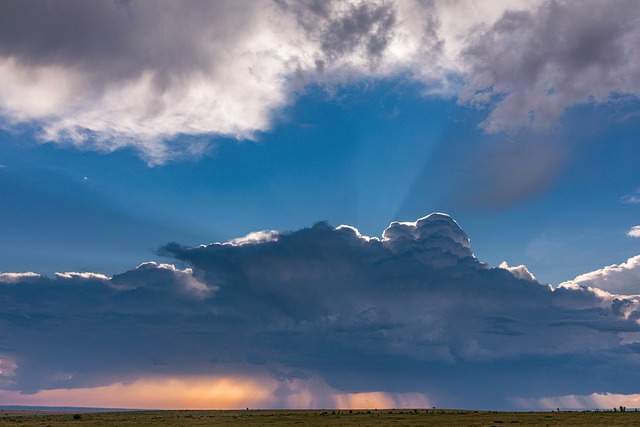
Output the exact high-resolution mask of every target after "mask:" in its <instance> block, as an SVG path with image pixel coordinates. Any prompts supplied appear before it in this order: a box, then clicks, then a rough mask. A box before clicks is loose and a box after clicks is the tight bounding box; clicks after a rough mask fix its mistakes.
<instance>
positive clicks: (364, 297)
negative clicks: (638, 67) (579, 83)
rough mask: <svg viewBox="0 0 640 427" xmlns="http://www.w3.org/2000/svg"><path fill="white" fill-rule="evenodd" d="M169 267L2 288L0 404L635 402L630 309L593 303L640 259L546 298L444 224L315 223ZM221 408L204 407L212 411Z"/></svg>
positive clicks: (634, 309) (4, 280) (13, 277)
mask: <svg viewBox="0 0 640 427" xmlns="http://www.w3.org/2000/svg"><path fill="white" fill-rule="evenodd" d="M162 252H163V253H165V254H166V255H170V256H172V257H174V258H175V259H176V260H177V261H180V262H183V263H186V264H188V265H189V268H187V269H177V268H175V267H173V266H172V265H168V264H161V265H159V264H156V263H145V264H142V265H140V266H138V267H136V268H135V269H133V270H130V271H127V272H124V273H122V274H119V275H115V276H113V277H105V276H103V275H99V274H93V273H64V274H57V275H56V277H54V278H48V277H43V276H40V275H38V274H34V273H4V274H1V275H0V303H1V305H2V311H1V312H0V389H4V390H5V391H4V392H3V393H4V394H5V395H6V394H7V393H11V391H12V390H13V391H16V392H18V391H19V392H22V393H34V392H37V391H38V390H52V392H49V393H53V392H55V391H56V390H61V389H67V390H68V391H67V393H71V394H67V395H66V396H67V399H70V398H71V397H70V396H72V394H73V389H79V388H87V387H107V386H110V385H113V386H112V387H116V388H115V389H113V390H112V393H111V396H112V397H113V396H117V395H120V394H122V393H125V395H126V393H127V390H128V392H130V393H132V394H133V395H135V393H138V392H136V390H138V391H140V390H145V389H146V390H148V389H153V388H154V387H155V388H158V387H160V388H163V389H170V388H171V387H177V389H180V387H183V388H189V387H187V386H186V385H184V381H185V380H184V378H193V377H198V378H200V380H199V381H200V382H199V383H196V384H195V385H193V386H194V387H196V386H197V387H201V388H202V387H205V386H206V384H204V383H205V382H206V379H207V378H210V380H209V383H208V384H209V385H210V387H211V388H210V389H209V390H210V393H214V392H213V391H211V390H213V389H216V390H217V388H216V387H218V386H220V387H222V389H224V387H223V386H222V385H220V384H219V383H220V381H223V382H224V379H225V378H236V379H237V378H239V377H241V378H245V380H239V379H237V380H235V381H236V382H233V383H234V384H236V388H239V389H242V390H244V391H243V393H245V394H244V395H242V394H241V395H240V397H239V398H238V399H239V400H237V401H234V402H235V405H236V406H240V407H244V405H245V402H250V403H246V405H247V406H250V405H253V404H259V403H255V402H256V397H255V396H254V395H252V394H250V393H248V391H247V390H248V388H247V387H249V386H246V387H245V388H244V389H243V388H242V387H243V386H242V384H244V383H243V382H242V381H245V382H246V381H248V380H247V378H253V381H254V382H256V381H258V382H259V381H262V383H263V384H270V385H269V387H271V388H270V389H269V388H268V390H270V391H268V392H265V391H264V389H260V390H262V392H263V394H264V396H263V397H264V399H263V400H259V402H262V404H264V405H268V406H272V407H278V406H280V407H292V406H296V405H298V406H304V407H309V406H312V407H313V406H316V407H327V406H339V405H342V406H349V405H348V404H345V403H344V402H347V401H349V399H353V396H354V393H355V395H358V393H371V392H375V393H382V394H381V395H375V393H374V395H373V396H378V397H380V396H383V397H384V398H385V399H387V400H384V399H382V400H380V399H378V400H372V401H370V402H377V403H376V405H378V404H379V405H391V406H400V405H401V404H402V402H405V404H406V405H409V406H411V405H414V406H415V405H437V406H454V407H485V408H494V409H495V408H507V407H529V406H532V405H533V406H535V402H540V401H539V400H536V399H540V398H543V397H547V396H567V395H582V396H587V395H591V394H593V393H605V392H609V393H619V394H630V393H634V392H637V384H638V381H639V380H640V377H639V375H640V374H638V370H637V369H636V368H637V363H638V357H639V355H638V353H639V351H640V345H639V342H640V335H639V332H640V325H639V324H638V319H639V318H640V299H639V298H638V297H637V296H620V295H615V294H613V293H609V292H606V291H605V290H601V289H598V288H597V287H596V286H600V284H601V283H602V280H607V277H614V276H615V277H618V276H619V277H620V279H616V281H615V283H621V282H622V281H627V282H626V285H624V286H622V285H620V286H617V285H616V286H612V283H613V282H612V281H611V280H610V281H609V285H610V288H611V290H612V291H625V292H627V293H632V294H637V293H640V292H639V291H640V289H637V288H638V280H637V272H636V273H631V271H635V270H637V260H636V259H632V260H629V262H628V263H626V264H622V265H620V266H612V267H607V268H606V269H604V270H602V271H601V272H595V273H591V275H590V276H589V277H587V276H588V275H585V277H579V278H577V279H576V281H575V282H574V283H567V284H563V285H562V286H559V287H558V288H556V289H555V290H554V289H553V288H551V287H550V286H548V285H541V284H540V283H538V282H537V281H536V280H535V277H534V276H533V275H532V274H531V273H530V272H528V271H527V269H526V267H524V266H518V267H509V266H508V265H506V263H504V264H503V265H502V266H501V268H492V267H489V266H487V265H486V264H483V263H481V262H480V261H478V260H477V259H476V258H475V257H474V255H473V253H472V252H471V249H470V245H469V239H468V237H467V235H466V234H465V233H464V231H462V229H461V228H460V227H459V226H458V224H457V223H455V221H453V220H452V219H451V218H450V217H449V216H447V215H443V214H432V215H429V216H427V217H425V218H422V219H420V220H418V221H416V222H414V223H392V224H391V225H390V226H389V227H388V228H387V229H386V230H385V231H384V233H383V237H382V238H381V239H378V238H369V237H366V236H362V235H360V234H359V233H358V232H357V230H356V229H354V228H352V227H348V226H341V227H338V228H333V227H331V226H329V225H327V224H326V223H318V224H315V225H314V226H313V227H311V228H306V229H301V230H297V231H294V232H257V233H252V234H250V235H248V236H246V237H245V238H240V239H235V240H233V241H231V242H227V243H222V244H221V243H213V244H209V245H203V246H199V247H194V248H189V247H183V246H180V245H178V244H169V245H166V246H165V247H164V248H163V249H162ZM158 378H160V379H158ZM162 378H164V379H162ZM172 378H174V379H176V380H171V379H172ZM180 378H182V379H183V380H180ZM172 381H173V382H172ZM181 381H183V382H181ZM200 383H203V384H200ZM114 384H115V385H114ZM118 384H119V385H118ZM127 384H128V385H129V386H128V387H129V389H127V386H126V385H127ZM216 384H217V385H216ZM252 384H254V383H252ZM489 385H490V386H489ZM253 386H255V384H254V385H253ZM253 386H252V387H253ZM227 387H228V386H227ZM265 387H266V386H265ZM100 390H102V389H101V388H96V389H92V390H89V391H87V392H85V391H82V392H81V393H80V394H79V396H84V398H86V397H87V396H88V395H91V393H93V394H96V393H97V394H99V393H100ZM118 390H119V391H118ZM43 393H45V392H43V391H41V392H40V393H39V394H36V395H35V396H36V397H39V398H41V399H44V400H40V401H42V402H51V401H50V400H46V399H45V398H46V396H47V394H46V393H45V394H43ZM340 393H342V394H340ZM407 393H408V394H407ZM7 396H8V395H7ZM207 396H209V395H207ZM215 396H218V399H220V393H218V394H217V395H216V394H215V393H214V394H213V395H211V400H210V401H208V402H205V403H204V404H203V405H204V406H205V407H206V406H207V405H208V406H209V407H216V405H218V406H219V405H223V403H221V402H224V401H223V400H216V397H215ZM243 396H244V399H245V400H242V398H243ZM251 396H254V397H253V398H252V397H251ZM336 396H342V397H336ZM345 396H346V397H345ZM348 396H351V397H348ZM360 396H364V395H360ZM366 396H369V397H370V398H371V399H373V397H371V396H372V395H366ZM389 396H396V397H395V398H394V397H389ZM5 399H6V400H8V397H6V396H5ZM12 399H14V401H15V395H14V396H13V397H12ZM75 399H76V401H77V400H78V399H82V397H77V396H76V397H75ZM251 399H253V400H251ZM332 399H333V400H332ZM340 399H342V400H340ZM403 399H404V400H403ZM80 401H82V400H80ZM104 401H105V399H104V398H103V399H102V400H101V402H104ZM340 402H342V403H340ZM380 402H382V403H380ZM385 402H386V403H385ZM532 402H533V403H532ZM148 405H151V404H148ZM362 405H363V406H367V404H364V403H363V404H362ZM371 405H372V403H369V406H371ZM539 406H544V405H542V404H540V405H539Z"/></svg>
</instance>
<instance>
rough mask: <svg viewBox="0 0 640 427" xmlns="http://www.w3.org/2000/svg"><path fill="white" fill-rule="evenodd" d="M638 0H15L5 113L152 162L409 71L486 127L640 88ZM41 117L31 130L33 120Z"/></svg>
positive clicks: (540, 119)
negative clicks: (316, 93) (320, 94)
mask: <svg viewBox="0 0 640 427" xmlns="http://www.w3.org/2000/svg"><path fill="white" fill-rule="evenodd" d="M639 9H640V4H639V3H638V2H637V1H633V0H629V1H624V0H616V1H614V2H607V3H603V2H601V1H597V0H593V1H580V2H577V1H566V2H565V1H557V2H531V1H529V2H470V1H469V2H465V1H460V2H450V1H432V2H430V1H411V0H406V1H400V0H398V1H393V2H389V1H384V2H382V1H379V2H376V1H368V2H351V1H326V2H325V1H313V0H309V1H303V2H298V1H295V2H294V1H288V0H274V1H266V0H263V1H233V2H231V1H229V2H206V1H201V2H189V5H188V7H185V5H184V4H183V3H176V2H171V1H136V0H131V1H113V2H106V1H105V2H99V3H87V2H84V1H82V0H76V1H64V2H47V3H46V4H42V3H41V2H34V1H31V0H26V1H25V0H13V1H6V2H3V4H2V13H0V116H1V118H2V120H0V124H2V125H3V126H4V127H5V128H23V127H24V125H29V126H30V128H31V129H32V128H33V127H35V129H36V132H37V133H38V134H39V135H40V137H41V138H42V140H45V141H54V142H60V143H66V144H73V145H76V146H78V147H82V148H91V149H98V150H106V151H110V150H114V149H117V148H119V147H124V146H130V147H133V148H134V149H136V150H137V151H138V152H139V153H140V155H141V156H142V157H143V158H145V159H146V160H147V161H148V162H149V163H150V164H157V163H162V162H165V161H167V160H168V159H171V158H175V157H177V156H184V155H197V154H198V153H201V152H202V151H203V150H206V144H205V142H204V141H205V140H204V139H199V138H190V139H189V140H188V141H187V142H185V140H184V139H183V140H181V142H177V141H176V137H178V136H180V135H192V136H198V135H225V136H232V137H237V138H251V137H252V136H254V135H255V134H256V132H259V131H264V130H268V129H269V127H270V126H271V125H272V124H273V122H274V119H275V118H276V117H277V115H278V113H279V111H280V109H281V108H282V107H283V106H286V105H287V104H289V103H291V102H294V101H295V98H296V94H297V93H300V92H302V91H304V87H305V85H308V84H321V85H327V87H331V86H332V85H334V84H345V83H347V84H348V83H349V82H352V81H354V79H358V78H361V77H373V78H384V77H393V76H398V75H404V76H407V77H408V78H410V79H413V80H415V81H417V82H420V83H421V84H422V85H423V87H424V92H425V94H432V95H445V96H455V97H457V99H458V101H459V102H460V103H461V104H464V105H469V106H472V107H476V108H481V109H484V110H485V111H486V114H487V116H486V120H485V121H484V122H483V126H484V127H485V129H486V131H488V132H500V131H505V130H517V129H521V128H534V129H546V128H548V127H549V126H552V125H553V123H554V121H555V120H556V119H557V118H559V117H560V116H562V114H563V113H564V112H565V111H566V110H567V109H568V108H570V107H572V106H574V105H577V104H582V103H603V102H609V101H611V100H615V99H619V98H620V97H624V96H632V97H637V96H638V94H640V87H638V82H640V60H639V59H638V58H640V55H639V52H638V49H639V48H638V46H640V25H639V24H640V23H639V22H638V17H640V13H639V12H640V10H639ZM31 126H33V127H31Z"/></svg>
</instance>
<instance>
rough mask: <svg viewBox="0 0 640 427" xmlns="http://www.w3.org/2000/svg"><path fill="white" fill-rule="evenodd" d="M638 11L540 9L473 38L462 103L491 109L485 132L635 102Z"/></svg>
mask: <svg viewBox="0 0 640 427" xmlns="http://www.w3.org/2000/svg"><path fill="white" fill-rule="evenodd" d="M639 12H640V10H639V5H638V4H637V3H636V2H633V1H620V2H618V3H616V7H615V8H611V7H608V5H605V4H602V3H599V2H597V1H589V2H579V3H578V2H555V1H552V2H545V3H543V4H541V5H540V6H539V7H537V8H535V9H534V10H520V11H505V12H504V14H503V15H502V16H501V17H500V18H499V19H498V20H497V21H495V22H494V23H492V24H490V25H488V26H485V25H483V26H480V27H478V28H477V29H476V30H475V31H473V32H472V34H470V38H471V39H472V41H471V42H470V43H469V44H468V45H467V46H465V48H464V50H463V55H462V56H463V58H464V59H465V60H466V62H467V64H468V66H469V69H468V76H469V84H468V85H467V86H466V87H465V89H464V90H463V92H462V93H461V97H460V99H461V101H463V102H465V101H466V102H467V103H469V104H471V105H477V106H480V105H485V106H488V107H489V108H491V112H490V114H489V116H488V118H487V119H486V121H485V123H484V126H485V129H486V130H487V131H488V132H497V131H502V130H505V129H517V128H520V127H521V126H523V125H525V126H532V127H534V128H547V127H549V126H550V125H551V124H552V123H553V122H554V121H555V120H556V119H557V118H558V117H560V116H561V115H562V114H563V113H564V111H565V110H566V109H567V108H569V107H570V106H572V105H576V104H584V103H601V102H607V101H608V100H609V98H610V97H611V96H616V95H620V94H632V95H634V96H637V95H638V91H639V89H640V88H639V87H638V84H637V82H638V81H639V80H638V73H640V66H639V65H640V64H639V63H638V61H637V60H636V59H635V58H636V57H637V55H636V53H637V49H638V47H637V46H638V40H639V38H640V32H638V30H637V24H638V20H639V19H640V13H639Z"/></svg>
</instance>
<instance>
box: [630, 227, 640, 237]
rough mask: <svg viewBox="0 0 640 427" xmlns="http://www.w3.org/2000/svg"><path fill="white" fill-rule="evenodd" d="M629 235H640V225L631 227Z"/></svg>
mask: <svg viewBox="0 0 640 427" xmlns="http://www.w3.org/2000/svg"><path fill="white" fill-rule="evenodd" d="M627 236H629V237H640V225H635V226H633V227H631V229H630V230H629V231H627Z"/></svg>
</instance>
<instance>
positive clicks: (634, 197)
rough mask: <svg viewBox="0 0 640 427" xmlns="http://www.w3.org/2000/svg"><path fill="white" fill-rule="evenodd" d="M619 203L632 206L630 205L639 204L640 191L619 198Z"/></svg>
mask: <svg viewBox="0 0 640 427" xmlns="http://www.w3.org/2000/svg"><path fill="white" fill-rule="evenodd" d="M620 201H621V202H622V203H627V204H632V205H635V204H638V203H640V189H637V190H636V191H634V192H633V193H631V194H627V195H625V196H622V197H621V198H620Z"/></svg>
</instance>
